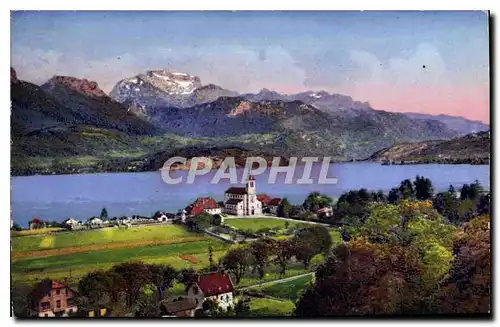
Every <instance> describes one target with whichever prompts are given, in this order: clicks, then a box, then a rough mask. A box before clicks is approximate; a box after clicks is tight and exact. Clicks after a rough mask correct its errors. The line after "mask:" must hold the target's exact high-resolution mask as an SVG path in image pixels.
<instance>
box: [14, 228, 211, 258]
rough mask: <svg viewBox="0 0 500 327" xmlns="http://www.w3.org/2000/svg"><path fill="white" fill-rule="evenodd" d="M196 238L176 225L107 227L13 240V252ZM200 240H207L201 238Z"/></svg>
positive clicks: (15, 238)
mask: <svg viewBox="0 0 500 327" xmlns="http://www.w3.org/2000/svg"><path fill="white" fill-rule="evenodd" d="M193 236H198V237H200V235H198V234H194V233H190V232H188V231H186V229H185V228H183V227H181V226H176V225H163V224H162V225H143V226H133V227H129V228H118V227H109V228H101V229H94V230H82V231H74V232H67V233H61V234H57V235H56V234H49V235H39V236H36V237H35V236H33V237H13V238H12V252H26V251H40V250H49V249H61V248H75V247H82V246H93V245H102V244H123V245H124V246H125V244H126V243H129V244H130V243H134V242H144V241H147V242H154V241H158V242H161V241H165V240H178V241H182V239H183V238H186V237H193ZM201 237H206V236H203V235H201Z"/></svg>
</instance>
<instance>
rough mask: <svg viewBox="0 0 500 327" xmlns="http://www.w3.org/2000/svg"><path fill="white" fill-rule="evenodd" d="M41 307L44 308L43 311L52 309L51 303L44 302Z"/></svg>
mask: <svg viewBox="0 0 500 327" xmlns="http://www.w3.org/2000/svg"><path fill="white" fill-rule="evenodd" d="M41 307H42V310H48V309H50V302H42V303H41Z"/></svg>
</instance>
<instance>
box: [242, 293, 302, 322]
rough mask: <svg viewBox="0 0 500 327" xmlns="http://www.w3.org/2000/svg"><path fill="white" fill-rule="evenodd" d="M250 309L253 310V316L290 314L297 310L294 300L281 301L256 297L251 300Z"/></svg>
mask: <svg viewBox="0 0 500 327" xmlns="http://www.w3.org/2000/svg"><path fill="white" fill-rule="evenodd" d="M250 310H251V311H252V316H259V317H271V316H288V315H290V314H291V313H292V312H293V310H295V305H294V304H293V302H292V301H288V300H283V301H280V300H274V299H263V298H255V297H254V298H252V300H251V301H250Z"/></svg>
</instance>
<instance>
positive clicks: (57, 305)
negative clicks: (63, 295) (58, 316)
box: [56, 300, 61, 308]
mask: <svg viewBox="0 0 500 327" xmlns="http://www.w3.org/2000/svg"><path fill="white" fill-rule="evenodd" d="M56 307H57V308H60V307H61V300H57V301H56Z"/></svg>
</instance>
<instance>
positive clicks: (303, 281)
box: [259, 275, 314, 302]
mask: <svg viewBox="0 0 500 327" xmlns="http://www.w3.org/2000/svg"><path fill="white" fill-rule="evenodd" d="M313 278H314V277H313V275H307V276H303V277H299V278H297V279H294V280H291V281H288V282H284V283H277V284H273V285H269V286H264V287H262V288H260V289H259V290H260V291H261V292H262V293H264V294H266V295H269V296H272V297H276V298H281V299H285V300H290V301H292V302H295V301H296V300H297V298H298V295H299V293H300V292H302V290H304V289H306V288H307V287H308V286H309V284H310V283H311V281H312V280H313Z"/></svg>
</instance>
